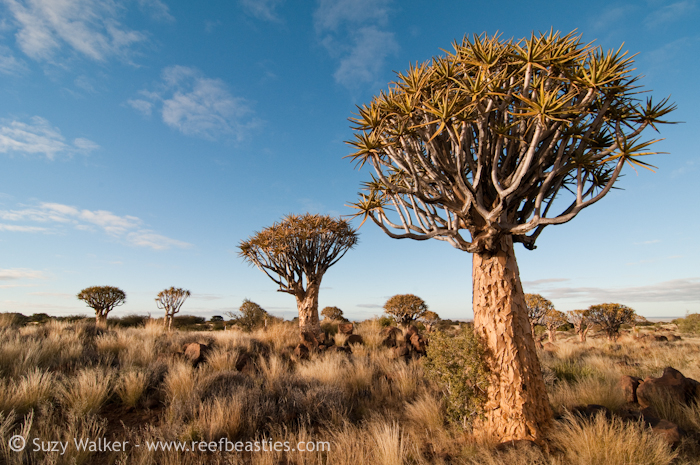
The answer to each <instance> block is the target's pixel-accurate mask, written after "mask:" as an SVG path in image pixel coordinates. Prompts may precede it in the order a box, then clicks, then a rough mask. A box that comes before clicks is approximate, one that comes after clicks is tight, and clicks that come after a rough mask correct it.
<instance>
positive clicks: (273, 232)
mask: <svg viewBox="0 0 700 465" xmlns="http://www.w3.org/2000/svg"><path fill="white" fill-rule="evenodd" d="M355 244H357V233H356V232H355V230H354V229H352V228H351V227H350V224H349V223H348V222H347V221H345V220H341V219H336V218H332V217H330V216H322V215H312V214H309V213H307V214H304V215H301V216H297V215H289V216H286V217H285V218H284V219H283V220H282V221H281V222H279V223H275V224H273V225H272V226H270V227H268V228H265V229H263V230H262V231H260V232H257V233H255V234H254V235H253V236H251V237H249V238H248V239H247V240H245V241H241V243H240V245H239V249H240V254H239V255H240V256H241V257H243V258H244V259H245V260H247V261H248V262H250V263H251V264H253V265H255V266H257V267H258V268H260V269H261V270H262V271H264V272H265V274H267V276H268V277H269V278H270V279H272V280H273V281H274V282H275V283H277V285H278V286H279V289H278V291H280V292H287V293H289V294H292V295H293V296H294V297H296V300H297V309H298V310H299V330H300V331H301V332H302V333H304V332H311V333H314V334H316V335H318V334H320V332H321V325H320V323H319V319H318V292H319V289H320V287H321V279H322V278H323V275H324V274H325V273H326V271H328V268H330V267H331V266H333V265H334V264H336V263H337V262H338V260H340V259H341V258H342V257H343V255H345V253H346V252H347V251H348V250H349V249H351V248H352V247H353V246H354V245H355Z"/></svg>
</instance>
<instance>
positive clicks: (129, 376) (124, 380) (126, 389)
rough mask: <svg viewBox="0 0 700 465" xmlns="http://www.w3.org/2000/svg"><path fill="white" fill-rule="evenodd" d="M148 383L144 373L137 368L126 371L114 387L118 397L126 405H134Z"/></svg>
mask: <svg viewBox="0 0 700 465" xmlns="http://www.w3.org/2000/svg"><path fill="white" fill-rule="evenodd" d="M147 385H148V377H147V376H146V373H144V372H143V371H138V370H130V371H127V372H126V373H125V374H124V375H123V376H122V377H121V378H120V379H119V382H118V384H117V388H116V389H115V391H116V393H117V395H118V396H119V399H121V401H122V403H123V404H124V405H125V406H127V407H136V406H137V405H138V403H139V401H140V400H141V397H142V396H143V393H144V391H145V390H146V387H147Z"/></svg>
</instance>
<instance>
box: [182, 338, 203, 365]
mask: <svg viewBox="0 0 700 465" xmlns="http://www.w3.org/2000/svg"><path fill="white" fill-rule="evenodd" d="M184 349H185V360H187V361H188V362H190V363H191V364H192V366H194V367H196V366H198V365H199V364H200V363H202V362H203V361H204V360H206V357H207V354H208V353H209V346H208V345H206V344H200V343H199V342H192V343H190V344H187V345H186V346H185V347H184Z"/></svg>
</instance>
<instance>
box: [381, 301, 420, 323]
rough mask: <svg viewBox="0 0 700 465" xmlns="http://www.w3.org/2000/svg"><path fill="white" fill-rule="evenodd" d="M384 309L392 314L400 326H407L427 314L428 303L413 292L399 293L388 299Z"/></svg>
mask: <svg viewBox="0 0 700 465" xmlns="http://www.w3.org/2000/svg"><path fill="white" fill-rule="evenodd" d="M384 311H385V312H386V313H388V314H389V315H392V316H393V317H394V318H395V319H396V322H397V323H398V324H399V325H400V326H402V327H403V328H406V327H408V326H410V325H411V323H413V322H414V321H416V320H417V319H418V318H420V317H422V316H423V315H425V312H427V311H428V305H427V304H426V303H425V301H424V300H423V299H421V298H420V297H418V296H415V295H413V294H397V295H395V296H393V297H391V298H389V300H387V301H386V303H385V304H384Z"/></svg>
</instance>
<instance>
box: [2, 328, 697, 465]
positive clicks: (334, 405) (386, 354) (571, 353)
mask: <svg viewBox="0 0 700 465" xmlns="http://www.w3.org/2000/svg"><path fill="white" fill-rule="evenodd" d="M379 331H380V328H379V325H378V323H377V322H376V321H367V322H363V323H361V324H357V325H356V329H355V333H356V334H360V335H362V336H363V338H364V340H365V342H366V344H365V345H363V346H356V347H354V348H353V354H352V355H346V354H342V353H332V352H329V353H312V354H311V357H310V360H306V361H299V362H294V361H290V360H289V357H288V355H286V353H288V352H287V351H288V348H289V347H290V346H291V347H293V346H294V345H296V344H297V343H298V341H299V335H298V330H297V328H296V327H295V326H294V325H291V324H289V323H283V324H273V325H270V326H269V327H268V328H266V329H261V330H258V331H255V332H252V333H243V332H240V331H237V330H227V331H217V332H201V333H183V332H178V331H172V332H165V331H163V328H162V326H161V325H160V324H155V323H153V322H147V324H146V327H145V328H127V329H110V330H109V331H107V332H105V333H96V332H95V331H94V329H91V327H90V325H87V324H84V323H71V324H69V323H50V324H46V325H43V326H41V325H35V326H27V327H17V326H12V327H10V326H7V325H6V326H5V327H4V328H3V327H2V322H1V321H0V462H1V463H115V464H127V463H128V464H144V465H146V464H149V465H150V464H154V463H158V464H180V463H186V464H209V463H221V464H223V463H231V464H239V463H240V464H244V463H245V464H248V463H253V464H270V465H273V464H274V465H277V464H279V463H299V464H301V463H304V464H318V465H327V464H329V463H333V464H339V465H350V464H352V465H356V464H358V463H377V464H384V463H386V464H403V463H406V464H419V465H422V464H448V463H450V464H451V463H464V464H494V465H495V464H504V465H518V464H550V465H563V464H569V463H570V464H574V465H578V464H583V463H603V464H604V465H616V464H622V463H630V464H632V463H644V464H646V463H650V464H655V463H668V464H681V463H683V464H685V463H697V461H696V462H693V460H694V459H693V457H694V455H697V453H696V452H697V451H698V450H699V449H700V445H698V444H696V443H697V440H695V439H693V438H694V437H696V436H689V437H688V438H686V439H684V442H683V444H682V446H681V447H680V448H679V449H678V450H676V451H675V452H674V451H671V450H670V449H668V447H667V446H665V445H664V444H663V443H661V442H660V441H659V440H658V437H657V436H655V435H652V434H651V432H650V430H649V429H648V428H644V427H642V426H641V425H637V424H635V423H622V422H621V421H620V420H607V419H605V418H604V417H597V418H595V419H593V420H589V421H586V420H581V419H579V418H574V417H572V416H570V415H568V414H567V413H566V412H567V411H571V410H572V409H574V408H575V407H577V406H583V405H586V404H592V403H594V404H602V405H604V406H606V407H608V408H610V409H611V410H613V411H616V410H619V409H620V408H621V407H623V406H624V399H623V398H622V393H621V392H620V390H619V387H618V385H617V383H618V381H619V377H620V376H621V375H622V374H632V375H636V376H640V377H646V376H659V375H660V374H661V371H662V370H663V368H664V367H665V366H674V367H675V368H677V369H679V370H680V371H681V372H683V373H684V374H685V375H686V376H689V377H692V378H695V379H700V365H699V364H698V360H700V340H691V339H684V340H683V341H680V342H675V343H651V342H646V341H641V340H639V341H638V340H636V339H632V338H627V337H623V338H621V339H620V340H619V341H618V343H616V344H612V343H608V342H607V341H604V340H600V339H596V338H591V339H589V341H588V342H587V343H585V344H580V343H578V342H576V338H575V337H572V336H568V337H567V336H566V335H562V336H563V337H561V338H560V340H559V341H558V342H557V346H558V349H557V351H556V353H553V354H549V353H541V354H540V355H541V360H542V365H543V368H544V371H545V374H546V376H547V379H548V389H549V391H550V399H551V402H552V405H553V407H555V409H556V410H557V411H558V412H559V413H561V414H564V415H568V416H566V417H565V419H564V420H562V421H559V422H558V423H557V424H556V426H555V428H554V429H553V435H552V441H553V442H552V445H551V448H550V451H549V452H545V451H542V450H540V449H537V448H533V447H520V448H515V449H506V450H497V449H496V448H495V444H493V443H491V442H490V439H489V438H478V437H477V435H476V434H475V433H478V432H470V431H464V430H463V429H462V428H461V426H460V425H455V424H451V423H447V422H446V420H445V418H446V416H445V410H444V406H443V404H442V402H441V399H442V395H441V393H440V391H439V390H438V387H437V386H435V385H433V384H432V383H429V382H427V381H426V380H425V378H424V374H423V360H421V359H419V360H411V361H409V362H408V363H407V362H405V361H403V360H397V359H394V358H393V357H392V355H391V352H390V351H389V350H387V349H385V348H383V347H381V346H380V342H381V337H380V335H379ZM194 341H200V342H205V343H207V344H209V345H210V346H211V348H212V351H211V352H210V353H209V355H208V360H207V362H206V363H203V364H200V365H199V366H198V367H197V368H193V367H192V366H191V364H189V363H187V362H186V361H185V360H184V359H183V358H182V356H181V355H178V353H177V352H178V351H179V350H181V348H182V346H183V344H184V343H188V342H194ZM343 342H344V337H343V336H342V335H337V336H336V344H340V345H342V344H343ZM642 347H644V348H642ZM243 353H245V354H248V356H249V357H251V360H252V362H253V364H252V366H250V367H249V369H248V370H246V372H245V373H239V372H237V370H236V369H235V364H236V360H237V359H238V357H239V355H240V354H243ZM112 393H114V394H115V395H111V394H112ZM147 401H148V402H150V404H149V403H148V402H147ZM153 401H155V402H153ZM144 405H150V408H151V409H152V410H151V411H150V415H151V419H150V420H148V421H147V422H146V423H141V420H139V421H134V420H128V419H127V418H126V417H125V425H126V429H123V428H122V426H121V425H120V424H119V421H115V420H114V419H112V420H110V422H107V420H106V418H108V417H109V416H110V415H111V417H112V418H114V417H115V416H116V418H118V419H119V420H121V417H122V416H123V412H125V411H126V408H127V407H132V408H133V409H136V410H135V411H136V412H141V410H139V409H143V408H144V407H143V406H144ZM654 408H655V409H657V410H658V411H659V412H661V413H662V415H663V416H665V417H667V418H668V419H669V420H671V421H674V422H676V423H678V424H679V425H680V426H682V427H683V428H685V429H686V430H688V431H690V432H691V433H692V434H695V435H700V407H697V406H695V405H693V406H680V405H678V404H676V403H671V402H669V403H663V402H660V403H658V405H654ZM115 412H116V414H115ZM139 418H140V417H139ZM25 433H26V435H27V437H30V436H31V437H38V438H43V439H44V440H56V439H63V440H65V439H67V438H68V437H69V436H70V435H74V436H81V437H88V436H91V435H92V436H94V437H97V436H99V435H105V434H106V435H116V436H117V437H119V438H121V439H122V440H123V439H128V440H130V441H138V442H139V443H140V444H144V441H146V440H178V439H181V440H206V441H209V440H212V441H216V440H218V439H219V438H222V437H227V438H229V439H230V440H234V439H236V440H243V441H246V440H256V439H258V440H260V439H267V438H272V439H273V440H279V441H289V442H290V443H292V444H296V443H297V442H301V441H303V442H314V441H329V442H330V443H331V447H332V448H331V450H330V451H326V452H314V453H302V452H300V451H293V452H292V451H290V452H288V453H284V452H274V453H253V454H248V455H242V454H236V453H234V454H225V453H223V454H196V453H189V454H188V453H176V452H154V451H148V450H146V448H140V449H139V450H136V449H132V451H131V452H130V453H128V454H124V453H112V454H99V453H98V454H90V453H77V452H72V453H71V454H72V455H71V454H68V455H66V456H64V457H61V456H59V455H57V454H54V453H45V454H35V455H30V454H27V453H25V454H14V453H11V454H9V455H7V452H8V448H7V441H8V440H9V437H11V436H12V435H14V434H25ZM71 437H72V436H71ZM692 441H695V442H693V443H691V442H692ZM674 456H677V457H675V458H674ZM3 461H4V462H3Z"/></svg>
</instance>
